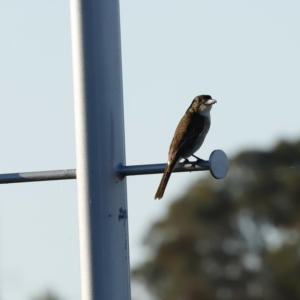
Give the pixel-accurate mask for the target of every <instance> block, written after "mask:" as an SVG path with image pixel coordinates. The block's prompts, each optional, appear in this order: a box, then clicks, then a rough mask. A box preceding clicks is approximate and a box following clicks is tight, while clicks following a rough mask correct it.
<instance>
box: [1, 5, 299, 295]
mask: <svg viewBox="0 0 300 300" xmlns="http://www.w3.org/2000/svg"><path fill="white" fill-rule="evenodd" d="M120 8H121V34H122V60H123V91H124V109H125V134H126V160H127V164H128V165H135V164H152V163H164V162H166V160H167V153H168V148H169V144H170V142H171V139H172V137H173V133H174V130H175V128H176V126H177V124H178V122H179V120H180V118H181V117H182V116H183V114H184V112H185V110H186V109H187V108H188V106H189V105H190V103H191V101H192V100H193V98H194V97H195V96H196V95H199V94H210V95H211V96H212V97H213V98H215V99H217V100H218V102H217V104H215V105H214V107H213V109H212V112H211V118H212V125H211V128H210V132H209V134H208V136H207V138H206V140H205V143H204V144H203V146H202V147H201V149H200V151H198V152H197V155H198V156H200V157H201V158H203V159H207V158H208V157H209V155H210V153H211V152H212V151H213V150H215V149H222V150H223V151H225V152H226V153H227V155H228V156H229V157H233V156H234V155H235V154H237V153H238V152H239V151H241V150H245V149H265V150H267V149H270V148H271V147H272V146H274V145H275V144H276V143H277V141H278V140H279V139H287V140H293V139H296V138H299V137H300V126H299V109H300V101H299V94H300V93H299V78H300V76H299V75H300V58H299V53H300V39H299V33H298V32H299V28H300V19H299V17H298V15H299V10H300V3H299V2H298V1H295V0H291V1H285V2H283V1H279V0H273V1H270V0H268V1H267V0H260V1H258V0H253V1H238V0H229V1H216V0H210V1H202V0H187V1H184V3H183V2H182V1H177V2H174V1H172V2H171V1H167V0H160V1H138V0H129V1H123V0H121V1H120ZM0 24H1V26H0V37H1V47H0V66H1V67H0V80H1V89H0V99H1V109H0V128H1V129H2V130H1V131H0V137H1V141H2V143H1V149H0V153H1V157H2V160H1V163H0V173H13V172H26V171H43V170H56V169H72V168H75V167H76V165H75V140H74V136H75V135H74V110H73V108H74V107H73V90H72V89H73V87H72V65H71V36H70V11H69V1H67V0H60V1H58V0H52V1H38V0H30V1H26V0H22V1H20V0H10V1H1V2H0ZM262 169H263V166H262ZM200 173H201V172H194V173H180V174H174V175H173V176H172V178H171V179H170V182H169V184H168V187H167V190H166V193H165V196H164V198H163V199H162V200H160V201H154V200H153V198H154V194H155V191H156V189H157V186H158V184H159V181H160V177H161V175H147V176H146V175H145V176H134V177H130V178H128V180H127V182H128V212H129V235H130V259H131V265H132V266H133V267H134V266H137V265H138V264H139V263H142V262H143V261H144V260H146V259H147V258H148V257H149V256H150V255H151V253H149V251H148V250H147V249H145V248H144V247H143V245H142V241H143V238H144V237H145V236H146V234H147V231H148V230H149V228H150V227H151V225H152V224H153V223H154V222H155V221H157V220H159V219H160V218H163V216H164V215H165V214H166V213H167V210H168V207H169V205H170V204H171V203H172V202H173V201H175V200H176V198H177V197H179V196H180V195H182V194H184V193H185V192H186V190H187V189H188V188H189V186H190V185H191V184H193V183H195V182H196V181H197V180H198V179H199V178H200V177H201V176H204V174H203V173H202V174H200ZM206 175H207V174H206ZM77 225H78V224H77V196H76V180H70V181H53V182H39V183H24V184H10V185H1V186H0V299H1V300H27V299H28V300H29V299H30V297H32V296H35V295H38V294H41V293H42V292H44V291H46V290H51V291H54V292H55V293H57V295H59V296H60V297H61V298H62V299H63V300H79V299H80V291H79V260H78V259H79V253H78V228H77Z"/></svg>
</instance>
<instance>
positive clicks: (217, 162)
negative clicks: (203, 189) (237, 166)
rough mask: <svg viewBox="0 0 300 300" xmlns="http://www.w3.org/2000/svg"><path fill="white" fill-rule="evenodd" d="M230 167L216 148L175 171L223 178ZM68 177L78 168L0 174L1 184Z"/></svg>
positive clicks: (142, 171)
mask: <svg viewBox="0 0 300 300" xmlns="http://www.w3.org/2000/svg"><path fill="white" fill-rule="evenodd" d="M165 167H166V164H152V165H135V166H123V165H121V164H120V165H119V166H118V167H117V169H116V173H117V175H118V176H119V177H120V178H123V177H124V176H133V175H147V174H159V173H163V172H164V170H165ZM228 168H229V162H228V159H227V156H226V154H225V153H224V152H223V151H222V150H214V151H213V152H212V153H211V155H210V157H209V160H197V161H194V162H190V163H185V162H182V163H178V164H177V166H176V167H175V168H174V170H173V172H194V171H206V170H209V171H210V173H211V174H212V176H213V177H215V178H216V179H222V178H224V177H225V176H226V174H227V171H228ZM66 179H76V169H69V170H54V171H40V172H24V173H10V174H0V184H3V183H18V182H33V181H50V180H66Z"/></svg>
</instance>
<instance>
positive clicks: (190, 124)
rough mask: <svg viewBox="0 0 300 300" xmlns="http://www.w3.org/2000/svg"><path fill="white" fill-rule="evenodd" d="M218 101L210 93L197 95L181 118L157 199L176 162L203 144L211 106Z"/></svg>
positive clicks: (163, 189) (156, 195)
mask: <svg viewBox="0 0 300 300" xmlns="http://www.w3.org/2000/svg"><path fill="white" fill-rule="evenodd" d="M216 102H217V101H216V100H214V99H212V98H211V96H209V95H201V96H197V97H195V99H194V100H193V102H192V103H191V105H190V106H189V108H188V109H187V111H186V113H185V115H184V116H183V117H182V119H181V120H180V122H179V124H178V126H177V128H176V130H175V134H174V137H173V140H172V142H171V145H170V150H169V159H168V163H167V165H166V168H165V171H164V174H163V177H162V179H161V182H160V185H159V187H158V189H157V192H156V194H155V197H154V198H155V199H161V198H162V197H163V195H164V191H165V188H166V186H167V183H168V181H169V179H170V176H171V173H172V171H173V169H174V167H175V166H176V164H177V163H178V162H179V161H180V160H181V159H182V158H186V159H187V158H188V157H190V156H191V155H193V154H194V153H195V152H196V151H197V150H198V149H199V148H200V147H201V145H202V143H203V141H204V139H205V136H206V134H207V132H208V130H209V127H210V110H211V106H212V105H213V104H214V103H216Z"/></svg>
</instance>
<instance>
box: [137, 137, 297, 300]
mask: <svg viewBox="0 0 300 300" xmlns="http://www.w3.org/2000/svg"><path fill="white" fill-rule="evenodd" d="M299 179H300V141H298V142H295V143H288V142H280V143H279V144H278V145H277V146H276V147H275V148H274V149H272V150H271V151H268V152H264V151H254V150H253V151H244V152H242V153H240V154H239V155H237V156H236V157H235V158H234V159H233V160H232V161H231V163H230V170H229V174H228V175H227V178H226V179H224V180H222V181H216V180H214V179H212V178H208V177H207V178H205V179H202V180H200V181H199V182H198V183H197V184H195V185H193V186H191V188H190V189H189V190H188V192H187V194H186V195H185V196H183V197H182V198H178V199H177V200H176V201H175V202H174V203H173V204H172V205H171V207H170V209H169V213H168V215H167V216H166V218H165V219H164V220H161V221H160V222H157V223H156V224H154V225H153V227H152V228H151V229H150V232H149V233H148V235H147V237H146V239H145V244H146V245H147V246H148V247H149V249H150V250H151V251H150V252H151V253H152V254H153V255H152V257H150V259H149V260H148V261H146V262H145V263H144V264H143V265H141V266H139V267H138V268H136V269H135V270H133V271H132V277H133V280H135V281H139V282H141V283H143V284H144V285H145V286H146V287H147V289H148V290H149V291H150V292H151V294H152V295H153V297H154V298H155V299H159V300H171V299H172V300H177V299H178V300H179V299H180V300H196V299H197V300H198V299H201V300H223V299H224V300H225V299H230V300H235V299H237V300H243V299H255V300H268V299H272V300H285V299H291V300H293V299H300V261H299V260H300V255H299V253H300V251H299V250H300V248H299V246H300V241H299V229H300V226H299V225H300V218H299V217H300V181H299Z"/></svg>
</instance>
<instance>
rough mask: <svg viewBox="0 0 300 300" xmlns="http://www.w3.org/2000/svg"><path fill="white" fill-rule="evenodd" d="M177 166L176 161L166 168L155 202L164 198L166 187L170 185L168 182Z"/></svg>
mask: <svg viewBox="0 0 300 300" xmlns="http://www.w3.org/2000/svg"><path fill="white" fill-rule="evenodd" d="M175 165H176V160H174V162H171V163H170V164H169V163H168V164H167V166H166V168H165V171H164V175H163V177H162V179H161V181H160V184H159V186H158V189H157V192H156V194H155V196H154V199H155V200H156V199H161V198H162V197H163V195H164V192H165V189H166V186H167V184H168V181H169V179H170V177H171V174H172V171H173V169H174V167H175Z"/></svg>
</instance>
